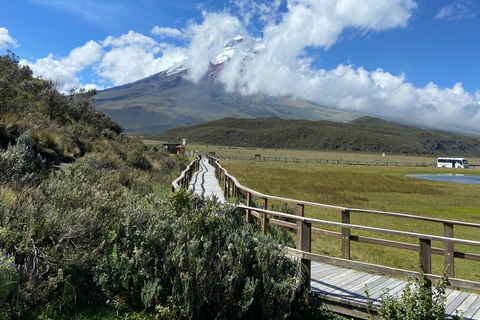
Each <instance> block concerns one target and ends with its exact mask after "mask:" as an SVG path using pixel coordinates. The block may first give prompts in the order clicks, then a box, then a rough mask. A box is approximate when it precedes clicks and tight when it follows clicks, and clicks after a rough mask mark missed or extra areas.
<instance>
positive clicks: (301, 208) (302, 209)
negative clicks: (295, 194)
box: [297, 203, 305, 249]
mask: <svg viewBox="0 0 480 320" xmlns="http://www.w3.org/2000/svg"><path fill="white" fill-rule="evenodd" d="M297 216H299V217H305V206H304V205H303V204H299V203H297ZM301 227H302V221H299V220H297V230H300V228H301ZM301 237H302V234H301V233H300V232H297V249H299V246H300V243H301V242H302V238H301Z"/></svg>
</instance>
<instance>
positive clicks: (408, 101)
mask: <svg viewBox="0 0 480 320" xmlns="http://www.w3.org/2000/svg"><path fill="white" fill-rule="evenodd" d="M1 7H2V10H0V54H5V53H6V50H7V49H10V50H12V51H13V52H14V53H15V54H17V55H18V56H19V57H20V59H21V63H22V64H27V65H29V66H30V67H31V68H32V70H33V71H34V73H35V75H37V76H42V77H44V78H54V79H56V80H59V81H61V82H62V83H63V84H64V85H65V90H67V89H68V88H69V87H72V86H74V85H75V84H76V83H79V84H80V85H81V86H85V87H87V88H97V89H103V88H108V87H112V86H115V85H121V84H124V83H128V82H132V81H135V80H138V79H140V78H143V77H145V76H148V75H150V74H153V73H156V72H159V71H161V70H164V69H166V68H169V67H171V66H174V65H178V64H185V65H186V66H188V67H189V68H191V70H192V80H198V79H200V78H201V76H202V75H203V74H204V72H205V70H206V67H208V63H209V61H210V60H212V59H214V58H215V55H217V54H218V52H220V51H221V50H222V46H223V44H224V43H225V41H228V40H229V39H231V38H233V37H234V36H236V35H242V36H244V37H251V38H253V39H254V46H255V47H256V49H257V51H258V52H260V54H259V55H258V56H255V57H253V58H251V59H250V60H249V61H248V62H245V61H242V60H244V59H243V58H242V59H240V58H234V59H231V61H229V62H228V65H227V67H226V68H225V70H223V71H222V75H221V77H220V80H221V81H222V82H223V83H224V84H225V87H226V88H227V90H240V91H242V93H245V94H250V93H256V92H265V93H268V94H272V95H278V94H289V95H292V96H296V97H300V98H307V99H310V100H314V101H317V102H318V103H320V104H322V105H326V106H330V107H333V108H339V109H345V110H354V111H361V112H366V113H370V114H372V115H379V116H395V117H402V118H410V119H414V120H417V121H420V122H422V121H423V122H425V123H436V124H439V123H440V124H441V123H445V124H452V125H454V126H466V127H478V125H480V91H479V89H480V80H479V79H480V78H479V77H478V73H479V70H480V68H479V62H478V57H480V36H479V30H480V16H479V13H480V1H474V0H458V1H455V0H454V1H446V0H435V1H432V0H417V1H415V0H338V1H334V0H331V1H329V0H285V1H283V0H269V1H263V2H262V1H258V0H257V1H253V0H231V1H218V0H207V1H204V2H199V1H192V0H176V1H164V0H161V1H155V0H135V1H133V0H123V1H113V0H95V1H94V0H15V1H4V2H3V3H2V5H1ZM239 70H242V72H239ZM246 84H248V85H246Z"/></svg>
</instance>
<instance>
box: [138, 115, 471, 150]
mask: <svg viewBox="0 0 480 320" xmlns="http://www.w3.org/2000/svg"><path fill="white" fill-rule="evenodd" d="M182 138H184V139H188V141H189V143H198V144H207V145H208V144H214V145H227V146H230V147H249V148H284V149H309V150H321V151H343V152H356V153H358V152H360V153H378V154H382V153H388V154H406V155H428V156H441V155H443V156H446V155H450V156H456V157H464V156H468V157H480V142H479V140H478V139H477V138H473V137H466V136H460V135H454V134H452V133H448V132H443V131H438V130H422V129H419V128H416V127H412V126H405V125H400V124H397V123H393V122H386V121H383V120H380V119H376V118H371V117H364V118H360V119H356V120H353V121H350V122H348V123H339V122H329V121H308V120H283V119H278V118H259V119H235V118H225V119H221V120H217V121H212V122H208V123H203V124H198V125H193V126H189V127H182V128H174V129H170V130H167V131H164V132H161V133H157V134H148V135H146V139H151V140H160V141H179V140H180V139H182Z"/></svg>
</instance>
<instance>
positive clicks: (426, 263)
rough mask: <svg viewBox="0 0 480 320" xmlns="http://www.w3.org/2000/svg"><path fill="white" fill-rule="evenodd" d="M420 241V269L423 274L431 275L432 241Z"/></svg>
mask: <svg viewBox="0 0 480 320" xmlns="http://www.w3.org/2000/svg"><path fill="white" fill-rule="evenodd" d="M419 240H420V267H421V268H422V270H423V272H425V273H432V241H431V240H429V239H419Z"/></svg>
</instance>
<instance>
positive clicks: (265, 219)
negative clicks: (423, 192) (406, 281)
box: [209, 157, 480, 292]
mask: <svg viewBox="0 0 480 320" xmlns="http://www.w3.org/2000/svg"><path fill="white" fill-rule="evenodd" d="M209 162H210V164H211V165H213V166H214V167H215V174H216V177H217V179H218V181H219V182H221V183H223V187H224V192H225V198H226V199H228V198H229V197H237V198H239V196H240V191H243V192H244V193H245V194H246V203H245V204H238V207H239V208H240V209H242V210H244V211H245V218H246V220H247V221H248V222H250V220H251V217H252V216H254V217H256V218H258V219H260V221H261V229H262V232H263V233H267V230H268V225H269V224H275V225H280V226H283V227H287V228H290V229H293V230H296V236H297V237H296V248H295V249H294V248H287V249H286V250H287V252H288V253H289V254H291V255H293V256H296V257H298V258H300V259H301V269H302V284H303V287H304V290H305V292H307V291H308V290H309V286H310V272H311V269H310V264H311V261H317V262H323V263H329V264H333V265H337V266H341V267H348V268H356V269H361V270H364V271H367V272H374V273H381V274H385V275H390V276H396V277H404V278H407V277H409V276H418V275H419V273H418V272H414V271H410V270H403V269H398V268H391V267H387V266H381V265H375V264H369V263H365V262H359V261H352V260H350V251H351V248H350V244H351V242H352V241H358V242H363V243H370V244H375V245H381V246H387V247H393V248H400V249H406V250H413V251H418V252H419V264H420V266H421V268H422V270H423V272H424V273H425V274H426V276H427V277H428V278H430V279H431V280H438V279H441V278H442V276H440V275H434V274H432V260H431V259H432V258H431V257H432V254H436V255H443V256H444V264H445V269H446V275H447V276H448V281H449V285H450V286H453V287H459V288H464V289H471V290H480V282H476V281H470V280H465V279H458V278H455V259H454V258H459V259H465V260H473V261H480V255H478V254H473V253H465V252H459V251H455V250H454V245H455V244H462V245H468V246H475V247H480V242H479V241H473V240H466V239H459V238H455V237H454V234H453V231H454V227H455V226H465V227H473V228H479V229H480V224H475V223H469V222H460V221H452V220H443V219H435V218H429V217H421V216H413V215H407V214H401V213H393V212H384V211H374V210H364V209H352V208H345V207H338V206H331V205H326V204H320V203H314V202H307V201H301V200H294V199H288V198H282V197H275V196H270V195H265V194H262V193H260V192H257V191H255V190H252V189H249V188H247V187H244V186H242V185H241V184H240V183H239V182H238V181H237V179H235V177H233V176H232V175H230V174H229V173H228V172H227V170H225V169H224V168H223V167H222V166H221V165H220V164H219V163H218V159H216V158H213V157H209ZM253 196H256V197H257V198H258V199H261V203H262V208H256V207H254V206H253ZM269 200H271V201H279V202H284V203H296V215H293V214H286V213H282V212H277V211H272V210H268V206H267V204H268V201H269ZM305 207H319V208H326V209H332V210H336V211H339V212H340V213H341V218H342V220H341V221H342V222H341V223H340V222H332V221H326V220H319V219H312V218H308V217H305ZM352 213H365V214H371V215H377V216H390V217H398V218H404V219H414V220H421V221H426V222H430V223H440V224H443V230H444V234H443V236H436V235H429V234H423V233H414V232H406V231H399V230H390V229H382V228H375V227H369V226H361V225H354V224H350V216H351V214H352ZM275 218H284V219H285V218H287V219H289V220H293V221H296V223H292V222H288V221H284V220H279V219H275ZM312 225H321V226H330V227H338V228H341V230H342V231H341V232H333V231H328V230H323V229H319V228H313V227H312ZM351 230H362V231H370V232H375V233H381V234H386V235H393V236H404V237H408V238H414V239H417V241H418V244H412V243H404V242H399V241H392V240H385V239H377V238H370V237H364V236H357V235H352V234H351ZM312 233H315V234H321V235H325V236H330V237H335V238H341V239H342V254H341V255H342V258H335V257H331V256H325V255H320V254H316V253H312V252H311V241H312ZM432 241H440V242H443V244H444V248H443V249H442V248H434V247H432Z"/></svg>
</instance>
